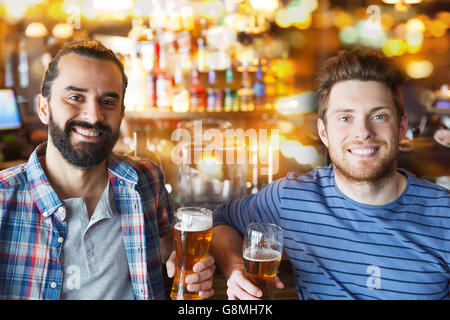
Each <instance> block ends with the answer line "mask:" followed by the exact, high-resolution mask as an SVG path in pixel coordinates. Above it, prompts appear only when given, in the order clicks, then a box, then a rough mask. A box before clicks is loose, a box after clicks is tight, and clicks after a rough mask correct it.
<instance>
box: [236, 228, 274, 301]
mask: <svg viewBox="0 0 450 320" xmlns="http://www.w3.org/2000/svg"><path fill="white" fill-rule="evenodd" d="M282 253H283V229H281V227H279V226H277V225H274V224H271V223H251V224H249V225H248V226H247V232H246V234H245V237H244V244H243V258H244V267H245V276H246V277H247V278H248V279H249V280H250V281H251V282H252V283H253V284H254V285H256V286H257V287H258V288H260V289H261V290H262V292H263V296H262V299H264V300H272V299H273V289H274V287H275V280H276V277H277V272H278V267H279V265H280V261H281V256H282Z"/></svg>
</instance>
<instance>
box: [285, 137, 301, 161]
mask: <svg viewBox="0 0 450 320" xmlns="http://www.w3.org/2000/svg"><path fill="white" fill-rule="evenodd" d="M301 147H302V144H301V143H300V142H299V141H295V140H286V141H283V142H281V148H280V150H281V153H282V154H283V156H285V157H286V158H294V157H295V155H296V154H297V152H298V150H299V149H300V148H301Z"/></svg>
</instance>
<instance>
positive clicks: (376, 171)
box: [328, 142, 398, 183]
mask: <svg viewBox="0 0 450 320" xmlns="http://www.w3.org/2000/svg"><path fill="white" fill-rule="evenodd" d="M375 144H376V145H378V146H379V147H380V149H379V150H378V152H381V151H382V150H383V149H384V148H387V145H386V143H379V142H377V143H375ZM353 145H354V144H353ZM391 147H392V148H391V149H390V150H388V151H387V153H386V154H384V155H382V157H381V159H376V160H374V159H368V160H356V159H355V160H354V161H358V165H355V163H354V161H351V160H350V159H349V158H348V157H347V156H346V155H347V147H346V146H345V145H344V147H343V148H342V150H341V154H343V155H344V156H338V155H337V154H336V153H335V152H334V150H333V149H332V148H330V149H329V150H328V152H329V155H330V159H331V161H332V163H333V167H334V169H335V171H336V173H339V174H340V175H341V176H343V177H344V178H345V179H346V180H347V181H349V182H354V183H361V182H369V183H378V182H381V181H383V180H384V179H386V178H388V177H391V176H392V175H394V174H395V172H396V168H397V161H396V158H397V154H398V143H394V145H392V146H391Z"/></svg>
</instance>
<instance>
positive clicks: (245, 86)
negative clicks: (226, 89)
mask: <svg viewBox="0 0 450 320" xmlns="http://www.w3.org/2000/svg"><path fill="white" fill-rule="evenodd" d="M242 66H243V71H242V79H241V87H240V88H239V90H238V98H239V108H240V110H241V111H253V110H255V105H254V102H253V87H252V81H251V79H250V74H249V72H248V63H247V62H246V61H244V62H243V64H242Z"/></svg>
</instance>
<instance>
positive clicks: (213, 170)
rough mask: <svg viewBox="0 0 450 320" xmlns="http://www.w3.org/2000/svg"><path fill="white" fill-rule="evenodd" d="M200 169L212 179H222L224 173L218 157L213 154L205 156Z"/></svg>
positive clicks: (199, 166)
mask: <svg viewBox="0 0 450 320" xmlns="http://www.w3.org/2000/svg"><path fill="white" fill-rule="evenodd" d="M197 168H198V170H199V171H201V172H203V173H204V174H205V175H207V176H208V178H210V179H218V180H221V179H222V176H223V173H222V165H221V163H220V161H219V159H217V158H216V157H212V156H206V157H203V158H202V159H201V160H200V162H199V164H198V166H197Z"/></svg>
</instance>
